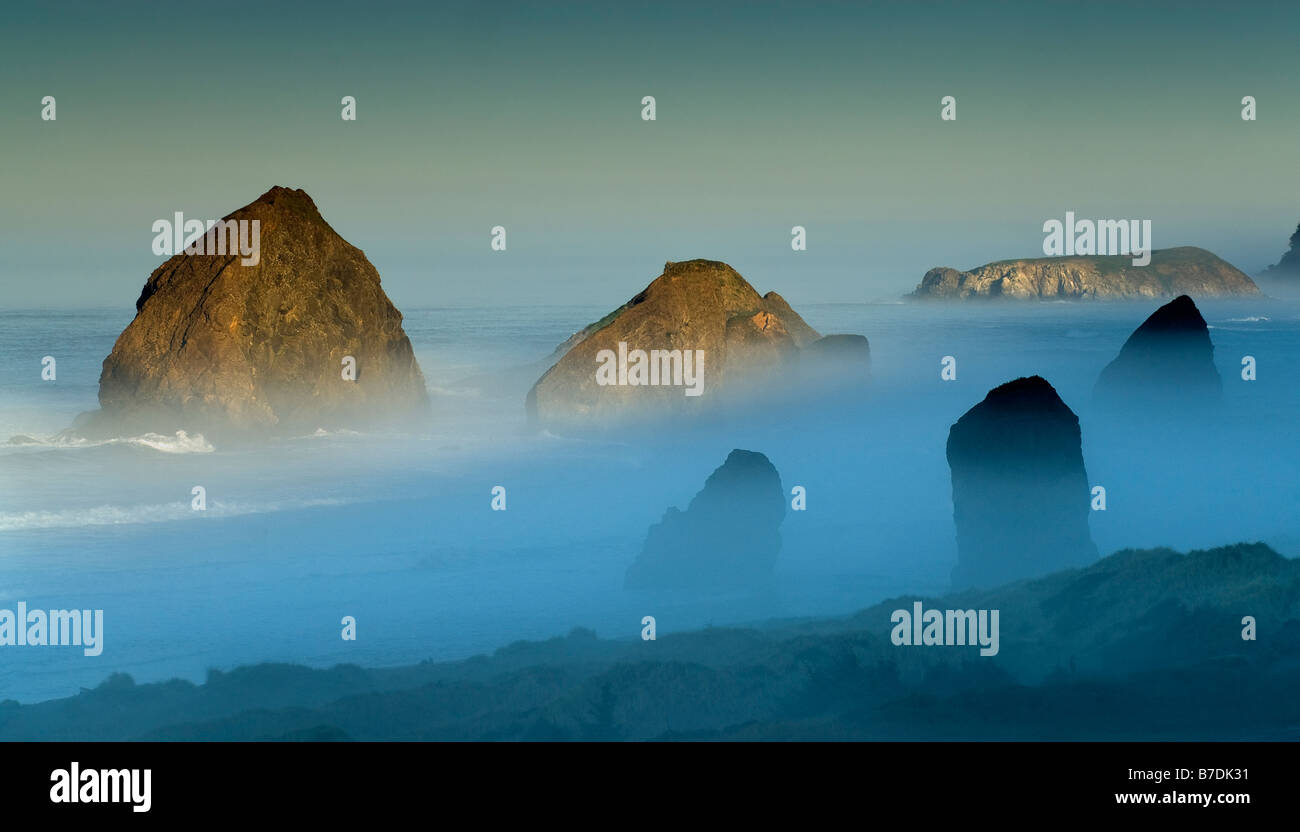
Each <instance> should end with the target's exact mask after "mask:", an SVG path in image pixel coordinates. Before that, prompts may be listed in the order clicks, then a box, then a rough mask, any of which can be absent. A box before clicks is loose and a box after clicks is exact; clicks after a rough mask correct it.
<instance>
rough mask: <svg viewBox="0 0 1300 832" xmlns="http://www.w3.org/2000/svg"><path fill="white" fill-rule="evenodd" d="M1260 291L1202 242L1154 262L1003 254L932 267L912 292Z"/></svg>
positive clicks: (1155, 255)
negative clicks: (962, 265) (960, 266)
mask: <svg viewBox="0 0 1300 832" xmlns="http://www.w3.org/2000/svg"><path fill="white" fill-rule="evenodd" d="M1180 294H1194V295H1202V296H1206V297H1211V296H1218V295H1257V294H1259V287H1258V286H1256V285H1255V282H1254V281H1253V280H1251V279H1250V278H1249V277H1247V276H1246V275H1245V274H1244V273H1243V272H1241V271H1239V270H1237V269H1236V268H1235V267H1233V266H1232V265H1231V264H1229V263H1227V262H1226V261H1224V260H1221V259H1219V258H1218V257H1216V256H1215V255H1213V254H1211V253H1210V252H1208V251H1206V250H1205V249H1202V248H1194V247H1191V246H1184V247H1182V248H1167V249H1161V250H1159V251H1153V252H1151V262H1150V263H1148V264H1147V265H1145V266H1134V265H1133V258H1132V257H1130V256H1128V255H1115V256H1101V257H1098V256H1090V257H1089V256H1084V257H1039V258H1034V259H1029V260H1002V261H999V262H996V263H989V264H988V265H985V266H980V267H979V268H976V269H971V270H970V271H967V272H963V271H958V270H956V269H952V268H947V267H941V268H937V269H931V270H930V271H928V272H926V274H925V277H923V278H922V279H921V285H920V286H918V287H917V288H916V291H914V292H912V294H911V295H910V297H913V298H919V299H944V300H967V299H973V298H979V299H995V298H1006V299H1013V300H1084V299H1124V298H1168V297H1174V296H1176V295H1180Z"/></svg>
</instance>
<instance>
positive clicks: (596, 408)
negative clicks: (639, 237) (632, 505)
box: [526, 260, 869, 428]
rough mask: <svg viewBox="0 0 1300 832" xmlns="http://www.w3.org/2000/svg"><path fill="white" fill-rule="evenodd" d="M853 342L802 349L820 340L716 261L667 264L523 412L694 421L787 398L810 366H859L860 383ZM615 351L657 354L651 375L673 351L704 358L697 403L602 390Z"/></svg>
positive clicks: (550, 417)
mask: <svg viewBox="0 0 1300 832" xmlns="http://www.w3.org/2000/svg"><path fill="white" fill-rule="evenodd" d="M854 339H856V340H854V341H853V342H852V343H851V344H850V346H851V347H852V349H849V348H847V347H837V348H835V349H827V350H824V351H818V350H805V348H807V347H811V346H812V345H814V344H816V343H817V342H818V341H819V340H821V335H820V334H818V333H817V331H816V330H814V329H813V328H812V327H810V326H809V325H808V324H806V323H804V320H803V318H801V317H799V315H798V314H797V313H796V312H795V311H794V310H793V309H791V308H790V305H789V304H788V303H786V302H785V299H784V298H782V297H781V296H780V295H778V294H777V293H776V292H768V293H767V294H765V295H760V294H759V293H758V292H757V291H756V290H755V289H754V287H753V286H751V285H750V284H749V283H748V282H747V281H746V280H745V279H744V278H743V277H741V276H740V275H739V274H738V273H737V272H736V270H735V269H733V268H731V267H730V266H728V265H727V264H726V263H721V262H718V261H716V260H688V261H686V262H681V263H673V262H670V263H667V264H666V265H665V266H664V271H663V274H661V275H660V276H659V277H657V278H655V279H654V280H653V281H652V282H651V283H650V285H648V286H647V287H646V288H645V289H644V290H642V291H641V292H640V293H639V294H637V295H636V297H634V298H632V299H631V300H629V301H628V302H627V303H625V304H623V305H622V306H620V307H619V308H618V309H615V310H614V311H613V312H611V313H610V314H608V315H606V316H605V317H604V318H602V319H601V320H599V321H597V322H596V323H594V324H591V325H590V326H588V327H586V328H585V329H584V330H582V331H581V332H579V333H577V334H576V335H575V336H574V337H573V338H571V339H570V340H569V343H568V345H567V346H568V349H567V351H566V352H565V353H564V355H563V356H562V357H561V358H560V359H559V360H558V361H557V362H556V363H555V365H554V366H552V367H551V369H550V370H548V371H547V372H546V373H545V374H544V375H542V377H541V378H540V379H538V381H537V383H536V384H535V385H534V386H533V388H532V390H531V391H530V392H529V393H528V398H527V401H526V408H527V411H528V416H529V420H530V421H531V422H533V423H534V424H540V425H545V426H560V427H578V428H586V427H602V426H610V425H612V424H615V423H618V422H622V421H627V420H652V419H655V418H659V417H663V416H665V415H672V414H677V415H681V414H695V413H699V412H701V411H704V410H707V409H711V408H713V407H715V406H716V405H718V404H719V403H721V402H736V401H740V400H744V399H747V398H751V397H754V396H757V395H762V394H772V393H778V394H779V393H781V392H783V391H784V392H789V391H790V390H791V389H792V388H794V387H795V386H797V385H798V384H800V383H802V382H803V381H804V380H806V379H808V378H809V377H811V375H812V374H810V373H809V372H808V371H809V369H810V365H816V364H820V363H822V362H823V361H824V360H825V359H826V358H837V359H839V360H842V359H843V356H842V355H841V354H848V355H851V356H852V357H853V358H854V360H855V361H856V362H857V363H858V364H859V365H861V366H860V367H858V368H856V369H855V370H853V372H856V373H857V374H858V376H859V377H861V378H865V375H866V362H868V361H869V353H868V349H867V344H866V339H865V338H861V337H860V336H854ZM620 344H622V345H624V346H623V347H620ZM620 350H622V352H623V353H627V354H629V355H630V354H631V353H632V351H636V350H640V351H644V352H646V353H647V354H649V353H651V352H652V351H659V352H658V353H656V357H655V358H653V359H652V363H654V364H655V365H656V367H657V368H658V367H660V366H662V367H667V366H669V365H670V364H671V363H672V361H673V359H672V358H670V357H669V356H671V355H676V352H675V351H681V354H682V355H683V356H685V355H686V351H688V350H689V351H691V355H692V356H695V355H696V354H697V353H698V351H703V359H702V366H703V382H702V384H700V385H699V386H698V393H699V394H698V395H686V386H685V385H683V384H680V383H679V384H671V383H667V384H666V383H662V382H661V383H651V384H641V385H635V384H624V383H619V384H612V385H611V384H602V383H601V381H600V379H599V377H598V376H597V372H596V371H597V368H598V366H599V365H600V363H601V360H600V356H601V355H602V354H605V355H609V354H616V355H617V354H622V353H621V352H620ZM605 351H609V352H605ZM823 352H824V353H825V355H823V354H822V353H823ZM658 375H660V373H659V370H658V369H656V376H658ZM663 375H665V376H666V375H668V374H667V373H664V374H663Z"/></svg>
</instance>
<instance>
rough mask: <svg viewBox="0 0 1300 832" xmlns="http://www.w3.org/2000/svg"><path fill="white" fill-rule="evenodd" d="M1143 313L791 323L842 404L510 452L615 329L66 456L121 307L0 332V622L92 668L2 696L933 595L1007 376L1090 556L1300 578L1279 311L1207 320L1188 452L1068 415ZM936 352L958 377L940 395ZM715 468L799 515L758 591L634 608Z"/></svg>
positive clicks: (949, 558) (524, 445) (788, 614)
mask: <svg viewBox="0 0 1300 832" xmlns="http://www.w3.org/2000/svg"><path fill="white" fill-rule="evenodd" d="M1158 305H1159V301H1147V302H1113V303H1101V302H1091V303H1089V302H1085V303H1012V304H1009V303H1000V304H999V303H967V304H936V303H858V304H811V305H798V309H799V312H800V313H801V314H802V315H803V317H804V318H805V319H806V320H807V321H808V323H809V324H811V325H812V326H813V327H815V328H816V329H818V330H819V331H821V332H823V333H826V334H829V333H859V334H862V335H865V336H867V337H868V339H869V341H870V345H871V354H872V363H871V372H870V375H869V377H864V378H862V379H856V380H852V381H853V387H852V389H854V390H855V391H857V392H855V393H854V395H852V396H851V397H848V398H845V397H842V396H841V397H838V398H835V397H832V398H827V399H826V400H816V399H801V400H796V401H794V402H788V401H787V402H786V403H785V404H782V405H780V406H772V407H765V406H762V405H761V404H755V405H753V406H752V407H751V408H750V409H749V410H748V411H747V412H740V413H737V414H735V415H734V417H730V418H728V419H727V420H725V421H721V422H717V423H712V424H710V425H707V426H704V427H701V426H696V425H692V424H689V423H681V424H668V425H664V426H661V427H659V428H655V429H647V428H645V427H641V428H629V429H627V430H615V431H611V432H608V433H603V434H600V435H560V434H556V433H552V432H549V431H545V430H542V431H538V430H534V429H530V428H529V427H528V425H527V424H526V420H525V411H524V396H525V394H526V393H527V390H528V386H529V385H530V383H531V381H532V380H535V372H534V374H533V375H529V370H528V369H527V368H529V367H533V368H534V370H535V367H536V365H537V362H539V361H541V360H542V359H544V358H545V357H546V356H548V355H549V354H550V353H551V352H552V351H553V350H554V349H555V347H556V346H557V345H558V344H560V343H561V342H563V341H564V340H565V339H566V338H567V337H568V336H569V335H571V334H572V333H573V332H575V331H577V330H578V329H580V328H581V327H583V326H584V325H586V324H588V323H590V322H592V321H595V320H597V319H599V318H600V317H601V316H603V315H604V314H605V313H607V312H608V311H609V310H608V308H605V307H596V306H527V307H491V308H427V309H407V310H405V311H404V312H405V323H404V326H405V329H406V332H407V334H408V335H409V336H410V338H411V341H412V343H413V345H414V347H415V351H416V356H417V358H418V360H419V362H420V365H421V368H422V369H423V371H424V375H425V378H426V382H427V385H428V389H429V394H430V398H431V400H432V402H433V410H434V420H433V423H432V426H431V428H430V429H429V430H428V431H427V432H425V433H420V434H368V433H360V432H352V431H345V430H335V431H326V430H317V431H314V432H307V433H304V434H303V435H301V436H297V437H292V438H287V439H283V440H278V441H275V442H271V443H268V444H266V445H264V446H257V447H223V446H222V445H221V444H219V443H214V442H213V441H211V440H209V438H207V437H204V436H202V435H200V434H187V433H181V432H178V433H175V434H143V435H135V436H119V437H114V438H111V439H107V440H104V441H93V442H92V441H84V440H75V439H67V438H61V437H60V434H61V432H62V431H63V430H64V429H65V428H67V427H69V426H70V425H71V424H72V422H73V420H74V419H75V418H76V416H77V415H78V414H79V413H81V412H84V411H89V410H93V409H95V408H96V407H97V391H98V379H99V373H100V369H101V363H102V361H103V359H104V358H105V357H106V356H107V355H108V354H109V352H110V350H111V349H112V346H113V343H114V340H115V339H116V337H117V335H118V334H119V333H120V332H121V331H122V329H123V328H124V327H125V326H126V325H127V324H128V323H129V322H130V320H131V317H132V315H133V310H132V309H131V308H130V307H125V308H109V309H98V308H97V309H58V310H0V609H14V608H15V607H16V604H17V603H18V602H25V603H26V605H27V607H28V609H36V608H41V609H99V610H103V611H104V619H103V621H104V624H103V628H104V629H103V650H102V653H100V654H99V655H97V656H86V655H84V651H83V650H81V649H80V648H76V647H70V646H57V647H56V646H17V645H10V646H0V700H6V699H12V700H17V701H19V702H35V701H41V700H47V699H52V698H59V697H66V696H72V695H75V694H77V693H78V691H79V690H81V689H82V688H90V687H94V686H96V685H98V684H100V683H102V682H103V681H104V680H105V679H106V678H107V677H109V676H110V675H111V674H115V673H125V674H129V675H130V676H131V677H132V678H133V679H134V680H135V681H136V682H137V683H145V682H154V681H160V680H165V679H171V678H181V679H187V680H190V681H194V682H202V681H203V680H204V678H205V677H206V675H207V673H208V672H209V671H210V670H212V669H220V670H228V669H230V668H233V667H236V666H239V665H244V664H252V663H258V662H292V663H298V664H305V665H310V666H313V667H328V666H332V665H335V664H340V663H351V664H357V665H362V666H367V667H371V666H394V665H402V664H411V663H416V662H420V661H426V660H431V661H446V660H455V659H462V658H466V657H470V656H473V655H475V654H479V653H485V652H491V651H493V650H496V649H498V648H501V647H503V646H506V645H508V644H510V643H512V642H515V641H518V640H523V639H529V640H537V639H549V638H555V637H560V636H564V635H565V634H567V633H569V632H570V631H572V630H573V629H574V628H578V627H582V628H587V629H589V630H592V631H594V632H595V633H596V634H597V635H599V636H601V637H606V638H619V639H638V638H641V633H642V630H643V620H644V618H645V617H646V616H652V617H654V618H655V621H656V625H657V631H658V634H659V636H663V635H664V634H666V633H671V632H674V631H682V630H690V629H697V628H703V627H728V626H742V625H745V626H747V625H751V624H755V623H757V622H763V621H770V620H787V619H795V618H803V617H820V616H838V615H847V614H850V613H853V612H855V611H857V610H860V609H863V608H865V607H868V606H871V605H874V604H877V603H880V602H881V601H883V600H885V599H890V598H900V599H907V600H908V601H909V602H910V600H912V599H921V598H928V597H935V596H938V595H941V594H942V593H944V592H945V591H947V589H948V586H949V580H950V572H951V569H952V566H953V564H954V563H955V560H956V544H955V540H954V532H953V524H952V503H951V489H950V481H949V472H948V468H947V464H946V459H945V456H944V448H945V442H946V438H947V430H948V427H949V426H950V425H951V424H952V423H953V422H955V421H956V419H957V418H958V417H960V416H961V414H962V413H964V412H965V411H966V410H967V409H969V408H970V407H972V406H973V405H975V404H977V403H978V402H979V401H980V400H981V399H982V398H983V397H984V395H985V394H986V393H987V391H988V390H989V389H990V388H991V387H994V386H996V385H997V384H1000V383H1002V382H1005V381H1008V380H1011V379H1013V378H1016V377H1019V376H1023V375H1034V374H1037V375H1042V376H1043V377H1045V378H1046V379H1047V380H1048V381H1049V382H1051V383H1052V384H1053V385H1054V386H1055V387H1056V389H1057V391H1058V392H1059V393H1060V395H1061V397H1062V399H1063V400H1064V401H1065V402H1066V403H1067V404H1068V405H1070V406H1071V408H1072V409H1074V410H1075V412H1076V413H1078V414H1079V416H1080V422H1081V429H1082V436H1083V453H1084V459H1085V464H1086V466H1087V469H1088V476H1089V481H1090V483H1093V484H1096V485H1102V486H1103V487H1104V488H1105V489H1106V498H1107V500H1106V502H1107V504H1106V509H1105V510H1104V511H1093V512H1092V513H1091V521H1090V522H1091V527H1092V532H1093V537H1094V539H1095V540H1096V542H1097V544H1098V547H1099V549H1100V550H1101V551H1102V553H1103V554H1109V553H1111V552H1114V551H1116V550H1118V549H1121V548H1124V547H1130V546H1141V547H1146V546H1170V547H1173V548H1175V549H1178V550H1180V551H1186V550H1188V549H1193V548H1208V547H1211V546H1216V545H1221V544H1224V543H1231V542H1236V541H1240V540H1263V541H1266V542H1268V543H1270V545H1273V546H1274V547H1275V548H1277V549H1278V550H1279V551H1280V552H1282V553H1283V554H1285V555H1287V556H1289V557H1295V556H1297V555H1300V512H1298V511H1297V507H1298V506H1300V485H1298V484H1297V479H1298V478H1297V476H1296V472H1297V471H1298V470H1300V439H1298V438H1297V437H1298V434H1300V424H1298V423H1297V414H1300V366H1297V365H1298V364H1300V303H1298V302H1296V301H1283V300H1276V299H1270V298H1267V297H1257V298H1238V299H1231V300H1206V301H1201V302H1199V305H1200V308H1201V310H1202V312H1203V314H1204V316H1205V318H1206V320H1207V322H1208V323H1209V325H1210V327H1211V330H1210V334H1211V338H1212V340H1213V341H1214V344H1215V361H1216V365H1217V368H1218V370H1219V373H1220V375H1221V377H1222V378H1223V381H1224V407H1223V409H1222V413H1221V415H1220V416H1218V417H1216V420H1215V422H1214V424H1212V425H1209V426H1201V428H1200V429H1196V430H1189V429H1186V426H1185V425H1183V423H1182V422H1181V421H1180V420H1181V419H1182V418H1183V415H1184V414H1180V413H1177V412H1172V411H1167V410H1160V411H1152V412H1148V413H1135V414H1130V416H1131V418H1129V419H1128V420H1127V421H1125V422H1122V423H1116V422H1114V421H1113V420H1108V419H1105V418H1103V417H1102V416H1101V415H1100V414H1098V413H1096V412H1094V410H1093V409H1092V407H1091V390H1092V385H1093V384H1094V382H1095V380H1096V377H1097V374H1098V373H1099V372H1100V371H1101V369H1102V368H1103V367H1104V366H1105V365H1106V363H1108V362H1109V361H1110V360H1111V359H1112V358H1114V356H1115V355H1116V353H1117V352H1118V350H1119V349H1120V347H1121V346H1122V344H1123V343H1124V341H1125V339H1126V338H1127V337H1128V335H1129V333H1131V332H1132V330H1133V329H1134V328H1135V327H1137V326H1138V325H1139V324H1141V322H1142V321H1143V320H1144V319H1145V317H1146V316H1147V315H1149V314H1150V313H1151V312H1152V311H1154V309H1155V308H1156V307H1157V306H1158ZM47 356H50V357H53V358H54V360H55V363H54V370H55V373H54V376H55V377H54V378H53V379H46V378H43V376H42V370H43V368H44V365H43V359H45V358H46V357H47ZM1247 356H1249V357H1251V358H1253V360H1254V361H1253V363H1254V366H1255V368H1256V370H1255V372H1256V376H1255V378H1254V379H1253V380H1247V379H1245V378H1243V377H1242V369H1243V359H1244V358H1245V357H1247ZM945 357H951V358H952V359H954V362H955V366H956V379H955V380H952V381H945V380H944V379H943V378H942V377H941V370H942V368H943V363H944V358H945ZM521 368H523V369H521ZM774 384H776V385H779V384H780V380H779V379H778V380H774ZM732 448H745V449H748V450H755V451H760V452H763V453H765V454H767V455H768V457H769V458H770V459H771V460H772V462H773V464H774V465H775V466H776V468H777V470H778V471H779V472H780V474H781V478H782V483H783V488H784V489H785V490H786V491H787V492H789V491H790V490H791V489H792V488H793V487H794V486H796V485H798V486H803V487H804V489H805V492H806V495H807V498H806V499H807V508H806V510H804V511H793V510H792V511H790V512H788V513H787V516H786V519H785V521H784V522H783V525H782V537H783V545H782V549H781V554H780V558H779V561H778V566H777V572H776V576H775V580H774V582H773V584H772V585H771V586H770V587H766V588H764V589H763V590H761V591H753V592H742V591H729V592H707V591H682V592H673V593H650V592H646V591H630V590H627V589H625V588H624V585H623V578H624V574H625V572H626V570H627V567H628V565H629V564H630V563H631V562H632V560H633V559H634V558H635V557H636V556H637V554H638V552H639V551H640V548H641V545H642V544H643V542H644V540H645V536H646V532H647V529H648V528H649V527H650V525H652V524H653V523H655V522H657V521H658V520H659V519H660V518H661V517H662V516H663V513H664V512H665V510H667V509H668V508H669V507H670V506H676V507H678V508H685V507H686V505H687V503H689V501H690V499H691V497H692V496H693V495H694V494H695V493H697V492H698V491H699V490H700V488H701V487H702V486H703V483H704V480H705V478H707V476H708V475H709V473H710V472H711V471H712V470H714V469H715V468H716V467H718V466H719V465H721V464H722V461H723V460H724V459H725V458H726V455H727V453H728V452H729V451H730V450H731V449H732ZM196 486H197V487H201V488H202V489H203V494H204V500H205V508H204V509H203V510H197V509H196V508H195V507H194V499H195V498H194V489H195V487H196ZM498 486H500V487H502V488H504V489H505V495H506V505H505V510H504V511H494V510H493V508H492V500H493V489H494V488H496V487H498ZM1245 612H1246V613H1248V612H1249V611H1245ZM346 618H350V619H351V620H353V621H354V622H355V638H353V639H345V638H344V637H343V635H344V630H345V627H346V624H345V619H346Z"/></svg>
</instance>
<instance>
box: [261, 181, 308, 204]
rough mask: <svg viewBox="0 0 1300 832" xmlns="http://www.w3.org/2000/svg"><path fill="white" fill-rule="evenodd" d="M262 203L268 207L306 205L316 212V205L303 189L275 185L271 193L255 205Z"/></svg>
mask: <svg viewBox="0 0 1300 832" xmlns="http://www.w3.org/2000/svg"><path fill="white" fill-rule="evenodd" d="M257 202H261V203H264V204H266V205H277V204H290V205H292V204H299V205H302V204H306V205H310V206H311V207H312V209H313V210H316V203H315V201H314V200H313V199H312V198H311V196H310V195H309V194H308V193H307V192H306V191H304V190H302V189H301V188H286V187H285V186H283V185H275V186H273V187H272V188H271V189H270V190H269V191H267V192H266V193H264V194H262V195H261V196H259V197H258V198H257V199H255V200H254V203H257Z"/></svg>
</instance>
